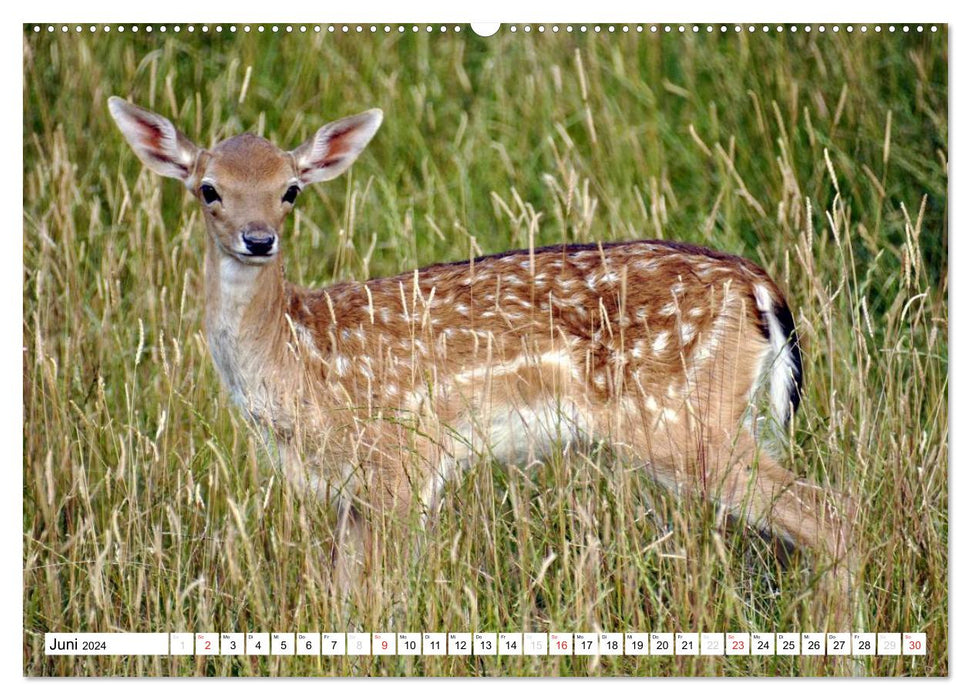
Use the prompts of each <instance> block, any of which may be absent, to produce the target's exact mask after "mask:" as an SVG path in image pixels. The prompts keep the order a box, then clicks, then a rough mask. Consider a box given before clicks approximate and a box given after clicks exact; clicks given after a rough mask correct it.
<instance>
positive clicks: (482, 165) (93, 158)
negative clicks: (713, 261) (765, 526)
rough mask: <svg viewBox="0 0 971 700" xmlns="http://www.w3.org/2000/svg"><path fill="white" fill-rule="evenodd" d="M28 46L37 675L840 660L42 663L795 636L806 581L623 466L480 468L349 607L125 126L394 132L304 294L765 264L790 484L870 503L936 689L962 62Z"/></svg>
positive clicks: (545, 44) (240, 37) (910, 40)
mask: <svg viewBox="0 0 971 700" xmlns="http://www.w3.org/2000/svg"><path fill="white" fill-rule="evenodd" d="M634 27H635V25H631V27H630V31H628V32H626V33H625V32H623V31H622V30H621V28H620V26H619V25H618V27H617V28H616V31H615V32H613V33H610V32H608V31H607V30H606V27H604V28H603V31H602V32H600V33H596V32H594V31H586V32H581V31H579V30H576V31H573V32H566V31H565V29H564V28H562V27H561V30H560V31H559V32H556V33H554V32H553V31H552V28H551V27H545V28H544V29H545V31H543V32H539V31H538V30H537V27H535V26H534V27H533V28H532V31H531V32H529V33H525V32H523V31H522V28H520V30H519V31H518V32H511V31H509V30H508V28H507V29H504V30H503V31H501V32H500V33H499V34H497V35H495V36H492V37H488V38H482V37H478V36H475V35H474V34H473V33H472V32H471V31H469V30H468V28H467V27H463V28H462V29H463V31H461V32H459V33H456V32H454V31H452V30H451V28H450V29H449V31H447V32H444V33H443V32H440V31H439V28H438V27H437V26H436V27H434V31H431V32H428V31H425V27H424V26H422V27H421V28H420V30H419V31H418V32H412V31H411V29H410V27H408V30H407V31H405V32H400V33H399V32H398V31H396V30H397V26H395V27H393V31H392V32H391V33H390V34H389V35H385V34H383V33H378V34H376V35H372V34H370V33H369V32H368V31H367V27H366V28H365V31H364V32H362V33H360V34H358V33H356V32H355V31H353V28H352V31H351V32H349V33H348V34H344V33H342V32H341V31H340V28H338V31H337V32H335V33H329V32H327V31H326V27H325V31H323V32H321V33H315V32H313V30H312V29H311V30H310V31H308V32H306V33H301V32H299V31H294V32H293V33H291V34H286V33H284V32H279V33H276V34H273V33H272V32H270V31H269V30H268V31H266V32H264V33H259V32H256V31H255V30H254V31H253V32H251V33H248V34H244V33H243V32H242V31H237V32H235V33H231V32H229V31H228V28H224V30H223V31H222V32H216V31H214V28H210V30H209V31H208V32H205V33H204V32H202V31H201V29H200V28H199V27H197V28H196V31H195V32H193V33H190V32H188V31H186V29H185V28H183V30H182V31H181V32H179V33H175V32H174V31H172V30H171V29H170V30H169V31H167V32H165V33H162V32H160V31H158V28H156V29H155V31H153V32H151V33H149V32H147V31H145V29H144V28H142V31H139V32H138V33H132V32H131V31H126V32H125V33H124V34H121V33H119V31H118V30H117V28H116V27H113V28H112V31H111V32H109V33H104V32H101V31H99V32H98V33H96V34H91V33H89V32H87V31H83V32H81V33H80V34H77V33H75V32H74V31H71V32H68V33H61V32H59V31H58V32H55V33H53V34H48V33H47V32H46V31H42V32H40V33H35V32H34V31H33V28H32V27H25V29H24V45H23V59H24V63H23V68H24V88H23V89H24V106H25V107H24V109H25V111H24V142H23V174H24V215H23V216H24V218H23V224H24V249H23V257H24V280H23V282H24V291H23V346H24V361H23V420H24V443H23V448H24V464H23V479H24V491H23V528H24V535H23V562H22V566H23V578H24V598H23V606H24V607H23V627H24V630H23V648H24V659H23V669H24V673H25V674H26V675H31V676H34V675H41V676H49V675H54V676H61V675H113V676H114V675H233V676H237V675H239V676H248V675H256V676H264V675H284V676H286V675H429V676H445V675H448V676H452V675H532V676H563V675H604V676H657V675H691V676H696V675H697V676H738V675H781V676H792V675H830V674H842V673H846V672H848V670H849V669H848V667H847V666H846V665H845V664H840V663H838V662H836V661H834V660H833V659H827V658H824V657H806V656H803V657H792V658H787V657H781V656H768V657H756V656H752V657H748V656H746V657H674V656H669V657H633V656H618V657H607V656H604V657H554V656H546V657H498V658H480V657H413V658H409V657H388V658H377V657H374V658H369V657H346V658H339V659H335V658H328V657H314V658H307V657H296V658H280V657H242V656H239V657H229V656H227V657H211V658H203V657H195V658H191V657H189V658H184V657H46V656H45V655H44V653H43V634H44V632H48V631H76V632H81V631H99V632H112V631H133V632H154V631H266V632H280V631H345V630H363V631H463V632H465V631H494V632H503V631H509V632H513V631H550V632H557V631H565V632H580V631H589V632H597V631H606V632H626V631H742V632H747V631H770V632H774V631H799V630H805V631H811V628H812V620H811V618H810V611H811V607H812V602H813V595H814V588H813V583H814V581H813V579H812V575H811V572H812V561H811V558H809V557H806V556H802V555H800V553H798V552H795V553H793V556H791V557H789V558H788V561H786V560H785V559H786V558H780V557H778V556H777V549H778V547H777V546H776V543H774V542H772V541H770V540H767V539H765V538H763V537H761V536H760V535H759V534H758V533H757V531H755V530H753V529H752V528H749V527H744V526H741V525H738V524H732V523H726V522H725V520H724V518H723V517H722V516H721V514H720V513H719V512H717V509H716V508H715V507H714V506H712V505H711V504H709V503H706V502H703V501H701V500H700V499H692V498H688V499H685V500H677V499H676V498H674V497H673V496H671V495H670V494H669V493H668V492H666V491H664V490H663V489H660V488H658V487H657V486H655V485H654V484H653V483H652V482H651V481H650V480H649V479H648V478H647V477H646V475H645V474H644V473H643V470H640V469H638V468H636V465H629V464H624V463H621V462H619V461H618V460H616V459H614V458H612V456H611V455H610V454H609V452H608V451H606V450H599V451H594V452H593V453H591V454H585V455H581V456H569V457H557V458H554V459H551V460H550V461H548V462H547V463H544V464H541V465H533V466H532V467H529V468H527V467H526V466H525V465H517V464H488V463H485V464H481V465H477V468H476V469H473V470H471V471H470V472H469V473H468V474H467V475H466V476H465V477H464V478H463V479H461V480H458V481H456V482H455V483H452V484H450V485H449V486H448V487H447V489H446V494H445V498H444V502H443V507H442V509H441V513H440V516H439V518H438V521H437V523H436V524H435V526H434V527H433V528H431V529H430V530H429V531H427V532H426V533H424V534H423V535H421V536H420V537H416V539H419V540H420V546H421V556H418V557H405V558H403V560H402V561H403V562H404V563H402V564H401V565H400V566H398V567H396V568H394V569H389V570H388V571H386V572H384V574H383V575H381V576H378V577H377V579H378V580H375V581H373V582H372V583H373V585H372V587H371V589H370V591H369V593H368V595H367V596H359V597H355V598H353V599H352V600H350V601H349V602H348V601H346V600H344V599H343V598H342V597H341V596H339V595H338V594H336V593H335V592H334V589H333V587H332V586H331V585H330V584H331V573H332V572H331V568H330V555H329V552H330V544H331V542H332V539H333V534H334V528H335V526H336V518H335V514H334V513H333V512H332V511H331V510H330V509H329V508H328V507H327V506H326V505H325V504H321V503H318V502H316V501H315V500H313V499H312V498H310V497H308V496H306V495H305V494H303V493H301V492H299V491H297V490H295V489H293V488H291V486H290V485H289V484H288V483H287V482H286V480H284V479H283V478H281V475H280V474H279V473H278V472H277V471H276V470H275V469H274V466H273V460H272V459H271V458H270V455H269V454H268V453H267V451H266V449H265V447H264V443H263V441H262V439H261V438H260V436H259V434H258V433H257V432H256V431H254V430H253V428H252V427H250V426H249V425H248V424H247V423H246V421H245V420H244V419H243V417H242V416H241V415H240V414H239V413H238V412H237V411H236V410H235V409H233V408H232V407H231V406H230V404H229V400H228V398H227V396H226V394H225V392H224V391H223V390H222V389H221V387H220V384H219V379H218V376H217V375H216V372H215V369H214V367H213V366H212V363H211V360H210V358H209V354H208V349H207V345H206V339H205V336H204V333H203V328H202V315H203V281H202V280H203V278H202V273H203V251H204V236H205V232H204V227H203V223H202V220H201V218H202V217H201V213H200V212H199V210H198V206H197V205H196V204H195V202H194V201H192V198H191V196H190V195H189V194H188V193H187V192H186V191H185V188H184V187H182V186H181V185H179V184H178V183H176V182H174V181H164V182H163V181H162V180H161V179H160V178H158V177H157V176H155V175H154V174H152V173H150V172H149V171H147V170H146V169H144V168H143V167H142V165H141V164H140V163H139V162H138V160H137V159H136V157H135V156H134V155H133V154H132V153H131V151H130V150H129V148H128V146H127V145H126V144H125V143H124V141H123V139H122V137H121V135H120V134H119V133H118V131H117V130H116V128H115V126H114V124H113V123H112V122H111V119H110V117H109V114H108V111H107V107H106V101H107V99H108V97H109V96H111V95H121V96H123V97H127V98H130V99H132V100H134V101H135V102H137V103H139V104H141V105H144V106H145V107H148V108H149V109H152V110H154V111H156V112H158V113H160V114H164V115H166V116H168V117H169V118H171V119H172V121H173V122H174V123H175V124H176V125H178V126H179V127H180V128H182V129H183V130H184V131H185V132H186V133H187V134H188V135H189V136H190V137H191V138H192V139H193V140H195V141H196V142H197V143H201V144H204V145H210V144H212V143H215V142H216V141H218V140H220V139H222V138H225V137H227V136H230V135H233V134H236V133H239V132H241V131H245V130H249V131H253V132H255V133H258V134H260V135H263V136H266V137H267V138H269V139H271V140H272V141H274V142H276V143H278V144H280V145H281V146H283V147H285V148H292V147H294V146H296V145H298V144H299V143H301V142H302V141H303V140H304V139H305V138H307V137H308V136H309V135H311V134H312V133H313V131H314V130H316V129H317V128H318V127H319V126H321V125H322V124H324V123H325V122H328V121H331V120H333V119H336V118H338V117H341V116H344V115H347V114H352V113H356V112H360V111H362V110H364V109H368V108H371V107H380V108H381V109H383V110H384V114H385V120H384V124H383V126H382V127H381V130H380V131H379V132H378V134H377V136H376V137H375V139H374V141H373V142H372V143H371V145H370V146H369V147H368V149H367V150H366V151H365V152H364V154H363V155H362V156H361V158H360V159H359V161H358V162H357V163H356V164H355V166H354V167H353V168H352V170H351V171H350V172H349V173H348V174H347V175H345V176H344V177H343V178H341V179H339V180H336V181H334V182H332V183H327V184H326V185H320V186H316V187H312V188H309V189H308V190H307V191H306V192H305V193H304V194H303V195H301V201H300V203H299V206H298V207H297V209H296V211H295V214H294V216H293V218H292V219H291V220H290V225H289V228H288V230H287V231H286V232H285V234H284V241H285V243H284V245H285V248H284V255H285V258H286V264H287V273H288V277H289V278H290V279H291V280H294V281H296V282H299V283H301V284H303V285H306V286H312V287H315V286H324V285H327V284H330V283H332V282H335V281H338V280H344V279H367V278H369V277H375V276H384V275H390V274H394V273H397V272H402V271H407V270H411V269H414V268H416V267H420V266H424V265H428V264H431V263H434V262H439V261H450V260H462V259H465V258H468V257H469V256H470V255H478V254H488V253H494V252H499V251H502V250H506V249H511V248H523V247H527V246H528V245H529V244H530V242H531V241H535V244H536V245H545V244H553V243H560V242H590V241H616V240H634V239H640V238H663V239H673V240H683V241H687V242H690V243H695V244H700V245H705V246H708V247H711V248H716V249H720V250H725V251H728V252H731V253H734V254H739V255H743V256H745V257H748V258H750V259H752V260H754V261H755V262H757V263H759V264H760V265H762V266H763V267H765V268H766V269H767V270H768V271H769V272H770V273H771V274H772V275H773V277H774V278H775V279H776V280H777V281H778V282H779V284H780V285H781V286H782V288H783V289H785V290H786V292H787V294H788V299H789V304H790V306H791V307H792V309H793V312H794V316H795V321H796V326H797V330H798V333H799V336H800V341H801V346H802V351H803V354H804V365H805V370H806V378H805V384H804V395H803V401H802V406H801V409H800V411H799V413H798V414H797V415H796V418H795V420H794V422H793V423H792V425H791V426H790V431H789V436H788V437H789V439H788V441H787V442H786V444H785V445H784V447H783V451H784V459H783V462H784V464H785V465H786V466H787V467H788V468H790V469H793V470H794V471H796V472H797V473H799V474H800V475H802V476H805V477H806V478H808V479H810V480H812V481H814V482H816V483H819V484H821V485H823V486H826V487H827V488H830V489H832V490H833V491H835V492H840V493H849V494H852V495H853V496H854V497H855V498H856V499H857V501H858V503H859V512H858V514H857V521H856V538H857V540H858V542H859V543H860V552H861V561H862V574H861V576H860V580H859V585H858V588H857V591H856V595H857V609H856V625H855V628H856V629H858V630H866V631H901V632H902V631H914V632H926V633H927V639H928V646H929V653H928V654H927V655H926V656H923V657H907V656H903V657H871V658H868V659H863V660H861V661H860V662H859V663H858V664H857V665H856V666H855V667H854V668H853V669H852V671H853V672H856V673H861V674H863V675H876V676H897V675H917V676H925V675H933V676H938V675H947V674H948V617H947V614H948V545H949V541H948V436H949V431H948V409H947V407H948V401H947V389H948V267H947V260H948V206H947V191H948V172H947V167H948V94H947V83H948V46H947V29H946V27H938V30H937V31H936V32H931V31H930V29H929V26H926V27H924V31H922V32H917V31H914V30H912V31H910V32H908V33H904V32H901V31H897V32H895V33H893V34H891V33H890V32H889V31H886V28H884V31H882V32H880V33H877V32H875V31H873V28H872V27H871V28H870V31H869V32H867V33H866V34H863V33H861V32H860V31H856V32H855V33H852V34H850V33H848V32H846V31H841V32H839V33H834V32H832V31H828V32H825V33H820V32H818V31H815V30H814V31H812V32H810V33H805V32H803V31H802V29H801V28H800V30H799V31H798V32H790V31H788V27H787V28H786V30H785V31H783V32H781V33H777V32H776V31H775V30H774V28H773V31H771V32H769V33H762V32H760V31H759V32H756V33H752V34H750V33H748V32H745V31H743V32H741V33H739V34H736V33H734V32H729V33H728V34H726V35H722V34H720V33H719V32H717V31H716V32H713V33H711V34H708V33H706V32H704V31H702V32H701V33H699V34H693V33H690V32H689V33H687V34H681V33H679V32H677V31H674V32H671V33H664V32H660V33H658V34H651V33H650V32H648V31H645V32H642V33H638V32H636V31H635V30H634Z"/></svg>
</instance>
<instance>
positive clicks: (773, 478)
mask: <svg viewBox="0 0 971 700" xmlns="http://www.w3.org/2000/svg"><path fill="white" fill-rule="evenodd" d="M702 464H703V468H702V470H701V473H700V475H699V477H700V478H702V479H703V480H704V484H703V488H704V489H705V491H706V492H707V493H708V495H709V496H710V497H711V498H713V499H715V500H718V501H720V502H721V503H722V504H724V505H725V506H726V507H727V508H728V509H729V511H730V512H731V513H732V514H733V515H735V516H737V517H738V518H740V519H744V520H746V521H748V522H749V523H751V524H752V525H754V526H756V527H759V528H760V529H763V530H767V531H769V532H771V533H772V534H774V535H776V536H778V537H781V538H783V539H784V540H786V541H788V542H791V543H792V544H794V545H795V546H797V547H800V548H805V549H810V550H812V551H814V552H815V553H816V554H817V556H818V557H819V560H820V563H821V564H823V566H824V567H825V568H824V569H823V573H822V576H821V577H820V581H819V586H820V588H821V590H820V593H821V594H823V595H821V596H819V597H818V598H817V600H816V603H817V605H816V607H817V609H818V610H819V611H820V612H823V613H824V614H827V617H829V622H830V624H834V625H837V627H836V628H833V630H834V631H836V630H843V631H848V629H849V625H850V624H851V623H852V619H851V610H852V595H853V585H854V575H855V573H856V563H855V558H854V554H855V553H854V551H853V549H852V541H851V538H850V523H851V522H852V517H846V518H845V517H843V516H842V515H841V514H840V512H839V508H838V504H836V503H834V502H833V501H834V496H833V495H832V494H831V493H829V492H827V491H826V490H825V489H823V488H821V487H819V486H816V485H814V484H811V483H808V482H806V481H803V480H800V479H798V478H797V477H796V475H795V474H793V473H792V472H790V471H789V470H787V469H785V468H783V467H782V466H780V465H779V463H778V462H777V461H776V460H775V458H773V457H772V455H770V454H769V453H768V452H766V451H765V450H759V449H758V447H757V445H756V443H755V440H754V439H753V438H752V437H751V436H750V435H747V434H746V435H742V436H740V437H739V438H738V439H737V440H736V441H735V442H734V444H733V445H731V446H726V447H725V448H724V450H723V451H721V452H716V453H715V454H713V455H708V456H706V459H704V460H703V462H702ZM850 510H851V509H850ZM849 515H850V516H852V512H850V513H849ZM827 594H828V595H827Z"/></svg>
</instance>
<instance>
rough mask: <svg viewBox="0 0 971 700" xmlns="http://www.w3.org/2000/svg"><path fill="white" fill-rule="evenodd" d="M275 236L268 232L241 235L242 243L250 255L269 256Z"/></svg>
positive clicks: (248, 232)
mask: <svg viewBox="0 0 971 700" xmlns="http://www.w3.org/2000/svg"><path fill="white" fill-rule="evenodd" d="M275 241H276V236H275V235H274V234H273V233H271V232H270V231H266V230H262V231H247V232H246V233H244V234H243V243H244V244H245V245H246V250H248V251H249V253H250V255H269V253H270V251H271V250H273V243H274V242H275Z"/></svg>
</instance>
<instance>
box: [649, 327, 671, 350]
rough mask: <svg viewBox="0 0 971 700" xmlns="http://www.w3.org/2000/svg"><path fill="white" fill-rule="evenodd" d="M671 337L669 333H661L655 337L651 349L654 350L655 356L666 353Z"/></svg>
mask: <svg viewBox="0 0 971 700" xmlns="http://www.w3.org/2000/svg"><path fill="white" fill-rule="evenodd" d="M670 336H671V334H670V333H668V332H667V331H661V332H660V333H658V334H657V335H656V336H655V337H654V342H653V343H651V349H652V350H654V354H655V355H660V354H661V353H662V352H664V349H665V348H666V347H667V346H668V338H669V337H670Z"/></svg>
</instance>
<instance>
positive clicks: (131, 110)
mask: <svg viewBox="0 0 971 700" xmlns="http://www.w3.org/2000/svg"><path fill="white" fill-rule="evenodd" d="M108 111H110V112H111V116H112V117H114V119H115V122H116V123H117V124H118V128H119V129H121V133H122V134H123V135H124V137H125V140H126V141H128V143H129V145H130V146H131V147H132V150H133V151H135V155H137V156H138V158H139V160H141V161H142V162H143V163H144V164H145V165H147V166H148V167H149V168H150V169H152V170H153V171H155V172H156V173H158V174H159V175H163V176H165V177H174V178H175V179H177V180H181V181H182V182H184V183H185V184H186V186H187V187H188V186H191V182H190V177H191V175H192V171H193V169H194V166H195V162H196V158H197V157H198V155H199V152H200V150H201V149H200V148H199V147H198V146H196V145H195V144H194V143H192V141H190V140H189V139H188V138H186V137H185V136H184V135H183V134H182V133H181V132H180V131H179V130H178V129H176V128H175V127H174V126H172V122H170V121H169V120H168V119H166V118H165V117H160V116H159V115H157V114H155V113H154V112H149V111H148V110H147V109H142V108H141V107H138V106H136V105H133V104H132V103H131V102H126V101H125V100H123V99H121V98H120V97H111V98H109V99H108Z"/></svg>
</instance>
